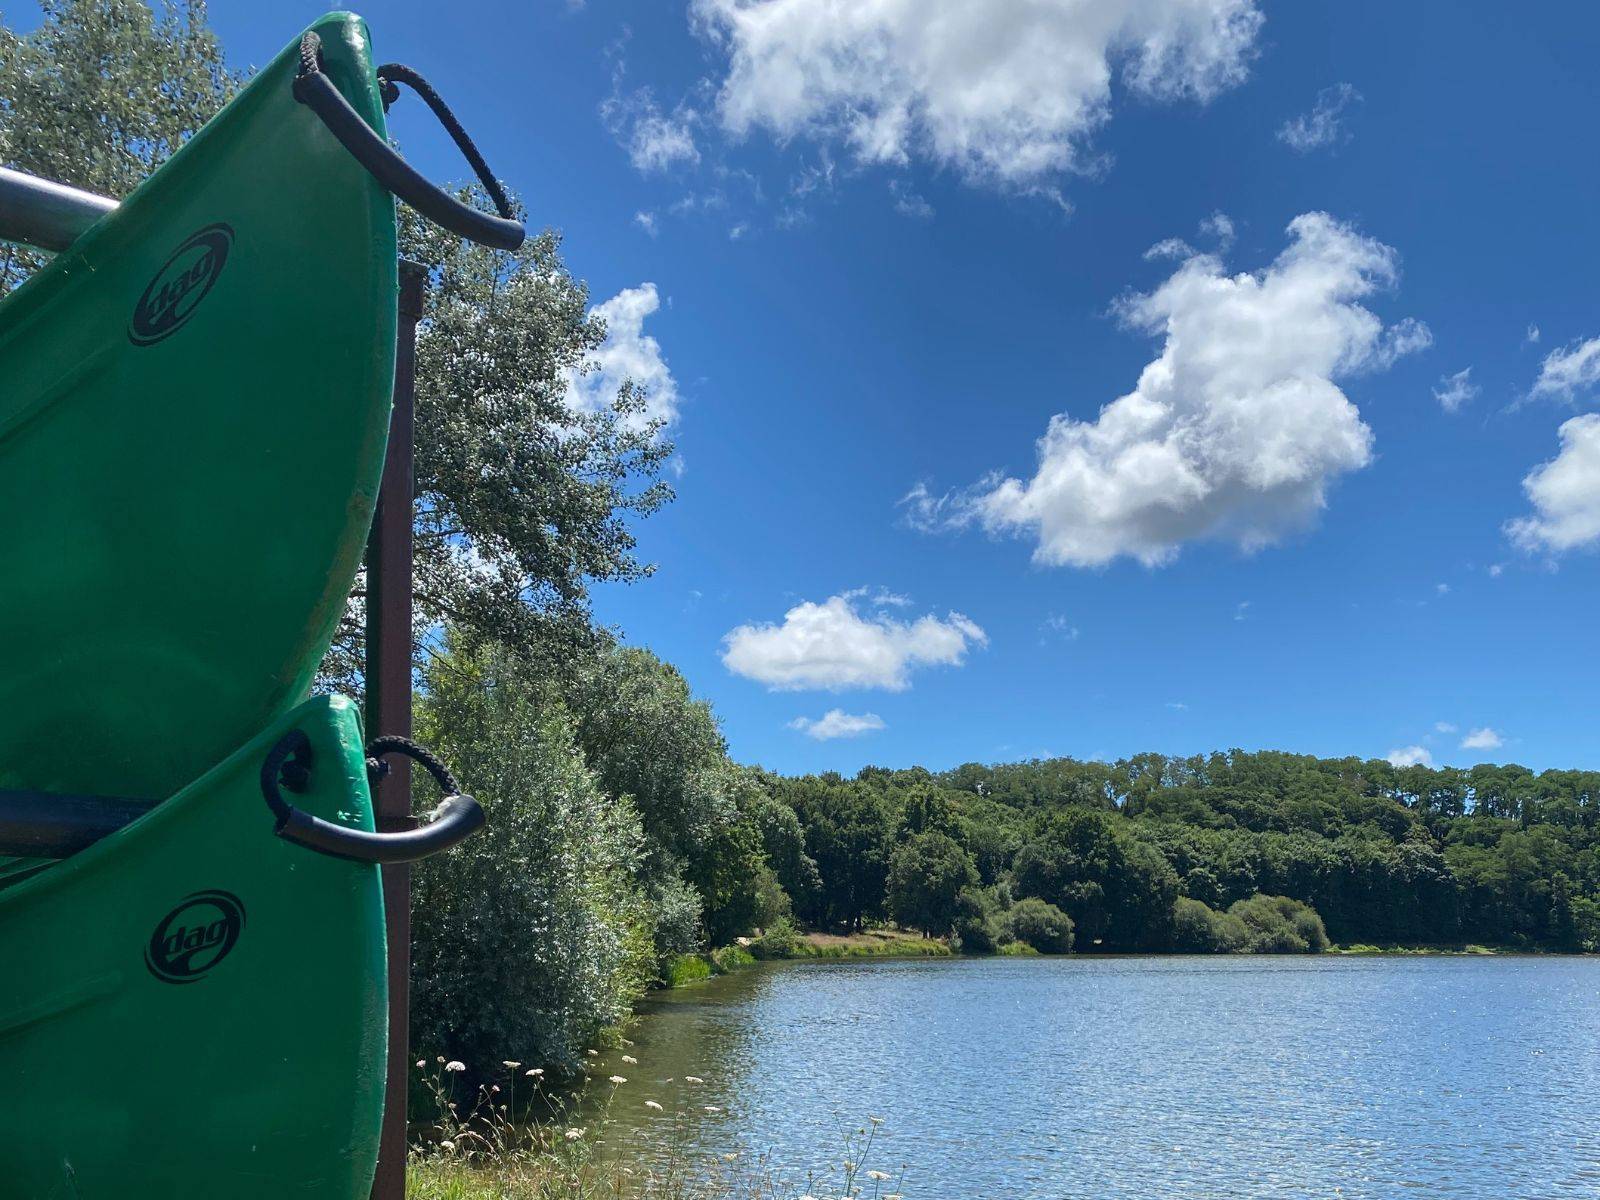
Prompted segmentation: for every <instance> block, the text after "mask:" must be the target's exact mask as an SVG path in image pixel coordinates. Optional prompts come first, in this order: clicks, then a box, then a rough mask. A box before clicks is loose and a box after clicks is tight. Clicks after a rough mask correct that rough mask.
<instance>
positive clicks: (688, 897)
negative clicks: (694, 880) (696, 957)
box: [649, 873, 705, 964]
mask: <svg viewBox="0 0 1600 1200" xmlns="http://www.w3.org/2000/svg"><path fill="white" fill-rule="evenodd" d="M649 900H650V915H651V917H652V918H653V920H652V924H651V940H652V942H653V943H654V946H655V953H656V956H657V961H659V962H661V963H663V964H665V963H669V962H671V961H672V960H673V959H675V958H679V957H681V956H683V955H685V954H694V953H696V952H698V951H699V949H700V947H701V946H702V945H703V944H704V941H705V939H704V937H703V936H702V933H701V927H700V893H699V892H697V891H695V890H694V888H693V887H691V886H690V885H689V884H687V883H685V882H684V881H683V880H682V879H681V878H679V877H678V875H677V874H676V873H673V874H665V875H660V876H657V877H656V878H655V879H653V880H651V882H650V884H649Z"/></svg>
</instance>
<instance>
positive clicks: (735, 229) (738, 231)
mask: <svg viewBox="0 0 1600 1200" xmlns="http://www.w3.org/2000/svg"><path fill="white" fill-rule="evenodd" d="M749 232H750V226H749V224H748V223H747V222H745V221H739V222H738V223H736V224H734V225H731V226H729V227H728V240H729V241H730V242H737V241H738V240H739V239H740V238H742V237H743V236H744V235H745V234H747V233H749Z"/></svg>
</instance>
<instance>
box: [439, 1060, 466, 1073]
mask: <svg viewBox="0 0 1600 1200" xmlns="http://www.w3.org/2000/svg"><path fill="white" fill-rule="evenodd" d="M444 1069H445V1070H446V1071H465V1070H466V1069H467V1064H466V1063H464V1062H462V1061H461V1060H460V1059H459V1058H452V1059H451V1060H450V1061H449V1062H447V1063H445V1065H444Z"/></svg>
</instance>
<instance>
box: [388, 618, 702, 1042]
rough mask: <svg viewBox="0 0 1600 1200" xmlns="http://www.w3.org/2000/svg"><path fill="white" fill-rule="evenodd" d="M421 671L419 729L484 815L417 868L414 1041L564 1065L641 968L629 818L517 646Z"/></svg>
mask: <svg viewBox="0 0 1600 1200" xmlns="http://www.w3.org/2000/svg"><path fill="white" fill-rule="evenodd" d="M426 683H427V689H426V691H425V693H424V697H423V700H422V703H421V704H420V706H419V710H418V714H417V715H418V722H417V726H418V736H419V737H421V738H424V739H426V740H427V741H428V742H429V744H431V745H432V746H433V747H434V748H435V749H437V750H438V751H439V752H440V754H442V755H443V757H444V758H445V759H446V760H447V761H449V762H450V763H451V764H452V766H453V767H454V768H455V770H456V772H457V773H458V775H459V777H460V779H461V782H462V786H463V787H465V788H466V789H467V790H468V791H469V792H471V793H472V794H473V795H474V796H475V797H476V798H477V799H478V801H479V803H481V804H482V805H483V806H484V809H485V810H486V812H487V814H488V822H487V824H486V825H485V827H484V829H483V830H482V831H481V832H480V833H479V834H477V835H476V836H475V837H472V838H469V839H468V840H467V841H465V842H463V843H462V844H461V845H460V846H457V847H456V848H455V849H454V850H452V851H451V852H450V853H449V854H439V855H435V856H434V857H432V858H429V859H427V860H425V861H424V862H421V863H418V864H417V866H416V868H415V874H414V877H413V878H414V892H413V925H412V937H413V951H412V962H413V967H414V970H413V975H412V980H413V992H412V1038H413V1041H414V1042H415V1043H416V1045H418V1046H419V1047H422V1048H425V1049H426V1050H427V1051H428V1052H429V1053H434V1054H446V1055H449V1056H450V1057H453V1058H460V1059H462V1060H463V1061H465V1062H468V1063H473V1064H476V1065H477V1066H478V1067H480V1068H481V1067H482V1066H486V1065H487V1064H489V1063H493V1062H498V1061H499V1060H500V1059H502V1058H505V1057H507V1056H511V1057H516V1058H522V1059H527V1060H528V1061H531V1062H539V1063H546V1064H559V1065H563V1066H566V1067H568V1068H572V1067H575V1066H576V1065H577V1064H578V1063H579V1062H581V1061H582V1058H581V1056H582V1052H583V1049H584V1047H586V1046H587V1045H589V1044H590V1042H591V1041H592V1040H593V1039H594V1037H595V1036H596V1035H597V1034H598V1033H599V1032H600V1030H601V1029H602V1028H604V1027H605V1026H607V1025H611V1024H614V1023H615V1022H617V1021H618V1020H620V1019H621V1018H622V1017H624V1016H625V1015H626V1014H627V1012H628V1010H629V1008H630V1007H631V1006H632V1004H633V1002H634V1001H635V1000H636V999H637V998H638V997H639V995H640V994H641V993H642V991H643V990H644V986H645V984H646V982H647V981H648V980H649V979H650V978H651V977H652V976H653V974H654V961H653V955H652V952H651V909H650V906H649V905H648V904H647V902H646V900H645V898H644V896H642V895H641V893H640V889H639V887H638V884H637V883H636V871H637V867H638V864H639V861H640V858H641V856H642V854H643V849H644V836H643V832H642V830H641V829H640V827H639V822H638V818H637V816H636V815H635V813H634V811H633V808H632V806H631V805H629V804H628V803H627V802H626V801H625V800H623V801H618V800H616V799H613V798H609V797H607V796H605V795H604V794H603V793H602V792H601V790H600V788H599V787H598V786H597V785H596V782H595V779H594V777H593V775H592V774H591V773H590V772H589V770H588V769H587V767H585V765H584V763H583V759H582V757H581V755H580V754H579V752H578V748H577V745H576V743H575V741H574V738H573V730H572V723H571V720H570V719H569V717H568V715H567V713H566V711H565V708H564V706H563V705H562V703H561V700H560V698H559V696H558V695H556V694H555V692H554V689H552V688H551V687H550V686H549V684H548V681H546V680H543V679H541V678H540V677H539V676H537V675H536V674H535V673H533V672H532V671H531V670H530V669H529V668H528V667H527V665H526V664H525V663H523V662H522V661H521V660H520V659H519V658H518V657H517V656H516V655H512V654H508V653H507V652H505V651H504V650H494V651H488V650H484V649H481V648H480V649H476V650H472V651H461V650H459V649H455V648H450V649H447V650H446V651H445V652H444V653H443V654H442V655H441V656H440V657H439V658H438V659H436V660H435V661H434V663H433V664H432V666H431V667H430V669H429V671H428V672H427V675H426ZM418 778H419V781H420V778H421V776H420V773H419V774H418ZM418 786H419V788H423V787H427V786H429V785H426V784H423V783H420V782H419V784H418ZM696 908H698V903H697V904H696Z"/></svg>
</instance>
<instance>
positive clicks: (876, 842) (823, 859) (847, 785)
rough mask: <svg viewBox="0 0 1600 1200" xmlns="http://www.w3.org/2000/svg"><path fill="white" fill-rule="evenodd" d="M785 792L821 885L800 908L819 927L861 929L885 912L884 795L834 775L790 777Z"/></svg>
mask: <svg viewBox="0 0 1600 1200" xmlns="http://www.w3.org/2000/svg"><path fill="white" fill-rule="evenodd" d="M785 795H786V796H787V798H788V799H789V801H790V803H791V804H792V805H793V806H794V809H795V812H796V815H798V816H799V818H800V820H801V823H802V824H803V825H804V826H805V831H806V853H807V854H809V855H810V856H811V859H812V861H813V862H815V863H816V864H817V873H818V874H819V875H820V876H821V878H822V887H821V889H820V891H819V892H818V893H817V896H816V899H815V901H814V902H813V903H812V904H811V905H810V907H809V908H808V909H807V910H805V911H804V913H803V915H804V916H805V918H806V919H807V920H808V921H809V922H810V923H811V924H812V925H814V926H816V927H818V928H822V929H829V928H836V927H840V926H842V927H844V928H846V929H860V928H861V927H862V925H863V924H865V922H866V921H868V920H870V919H874V918H877V917H879V916H881V915H882V914H883V909H884V893H885V890H886V888H887V885H888V875H889V853H890V850H891V848H892V845H893V836H894V816H893V814H892V813H891V812H890V810H889V808H888V806H887V805H886V804H885V802H884V801H883V799H882V798H881V797H880V796H879V795H878V794H877V793H876V792H874V791H873V790H872V789H870V788H868V787H865V786H863V785H862V784H860V783H858V782H853V781H852V782H846V781H844V780H842V779H840V778H839V777H838V776H837V775H834V776H832V777H829V776H823V777H822V778H820V779H813V780H796V781H790V784H789V786H787V787H786V788H785Z"/></svg>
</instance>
